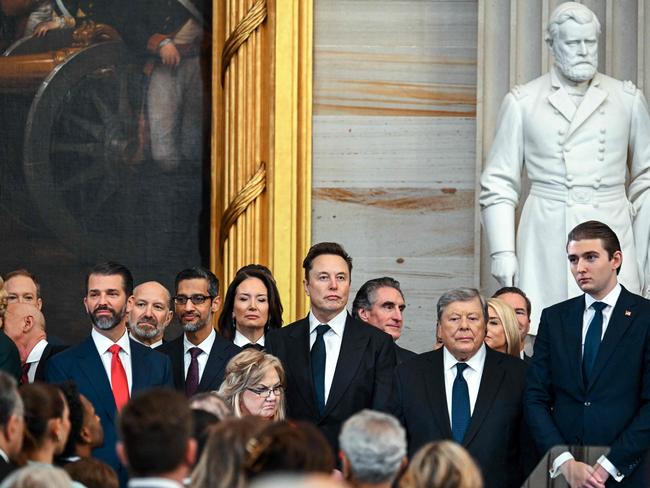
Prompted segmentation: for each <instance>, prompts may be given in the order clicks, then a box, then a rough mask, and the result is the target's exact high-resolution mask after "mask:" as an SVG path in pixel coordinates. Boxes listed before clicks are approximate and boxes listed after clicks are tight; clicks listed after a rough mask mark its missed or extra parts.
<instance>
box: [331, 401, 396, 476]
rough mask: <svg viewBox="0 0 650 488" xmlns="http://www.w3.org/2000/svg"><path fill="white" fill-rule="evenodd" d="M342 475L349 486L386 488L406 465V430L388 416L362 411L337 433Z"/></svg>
mask: <svg viewBox="0 0 650 488" xmlns="http://www.w3.org/2000/svg"><path fill="white" fill-rule="evenodd" d="M339 446H340V449H341V460H342V462H343V476H344V477H345V479H346V480H347V481H348V483H350V485H352V486H354V487H357V488H361V487H364V488H365V487H368V488H370V487H373V488H384V487H385V488H390V486H391V485H392V483H393V481H394V480H395V478H396V477H397V475H398V473H399V471H400V469H401V468H403V467H404V466H405V465H406V461H407V458H406V432H405V431H404V428H403V427H402V426H401V425H400V423H399V422H398V420H397V419H396V418H395V417H393V416H392V415H388V414H386V413H381V412H375V411H374V410H368V409H365V410H362V411H360V412H359V413H356V414H354V415H353V416H352V417H350V418H349V419H348V420H346V421H345V423H344V424H343V429H342V430H341V434H340V435H339Z"/></svg>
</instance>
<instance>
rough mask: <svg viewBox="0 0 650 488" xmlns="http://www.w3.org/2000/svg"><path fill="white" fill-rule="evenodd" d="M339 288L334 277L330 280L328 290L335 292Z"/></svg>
mask: <svg viewBox="0 0 650 488" xmlns="http://www.w3.org/2000/svg"><path fill="white" fill-rule="evenodd" d="M338 286H339V282H338V281H337V279H336V276H335V277H334V278H332V279H331V280H330V290H336V289H337V288H338Z"/></svg>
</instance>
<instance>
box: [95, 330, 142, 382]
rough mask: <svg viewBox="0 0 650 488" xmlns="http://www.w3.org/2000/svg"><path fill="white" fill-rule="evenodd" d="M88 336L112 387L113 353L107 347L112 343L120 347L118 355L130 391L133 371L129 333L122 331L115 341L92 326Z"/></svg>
mask: <svg viewBox="0 0 650 488" xmlns="http://www.w3.org/2000/svg"><path fill="white" fill-rule="evenodd" d="M90 336H91V337H92V339H93V342H94V343H95V347H96V348H97V352H98V353H99V358H100V359H101V360H102V365H103V366H104V371H106V377H107V378H108V382H109V383H110V384H111V388H113V384H112V383H111V360H112V359H113V353H112V352H110V351H109V350H108V348H109V347H111V346H112V345H113V344H117V345H119V346H120V347H121V348H122V349H121V350H120V353H119V356H120V361H122V366H123V367H124V372H125V373H126V381H127V383H128V385H129V393H130V392H131V386H132V385H133V372H132V368H131V343H130V342H129V334H127V333H126V331H124V334H122V337H120V338H119V339H118V340H117V341H116V342H115V343H114V342H113V341H112V340H110V339H109V338H108V337H106V336H103V335H101V334H100V333H99V332H97V331H96V330H95V329H94V328H93V331H92V332H91V333H90Z"/></svg>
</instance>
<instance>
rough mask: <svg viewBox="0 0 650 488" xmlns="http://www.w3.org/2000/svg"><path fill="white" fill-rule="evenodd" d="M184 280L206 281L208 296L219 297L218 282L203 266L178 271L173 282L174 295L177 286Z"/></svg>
mask: <svg viewBox="0 0 650 488" xmlns="http://www.w3.org/2000/svg"><path fill="white" fill-rule="evenodd" d="M185 280H206V281H207V282H208V294H209V295H210V296H211V297H212V298H214V297H216V296H218V295H219V280H218V279H217V277H216V276H215V275H214V273H213V272H212V271H210V270H209V269H207V268H204V267H203V266H194V267H193V268H186V269H184V270H182V271H180V272H179V273H178V274H177V275H176V279H175V280H174V292H175V293H178V284H179V283H180V282H181V281H185Z"/></svg>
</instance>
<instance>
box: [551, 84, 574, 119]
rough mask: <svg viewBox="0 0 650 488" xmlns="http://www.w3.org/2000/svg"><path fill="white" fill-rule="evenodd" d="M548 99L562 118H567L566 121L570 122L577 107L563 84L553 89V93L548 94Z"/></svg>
mask: <svg viewBox="0 0 650 488" xmlns="http://www.w3.org/2000/svg"><path fill="white" fill-rule="evenodd" d="M548 101H549V102H550V104H551V105H553V108H555V110H557V111H558V112H560V113H561V114H562V115H563V116H564V118H565V119H567V121H568V122H571V120H572V119H573V117H574V115H575V113H576V110H577V109H576V106H575V104H574V103H573V102H572V101H571V98H570V97H569V94H568V93H567V92H566V90H565V89H564V87H563V86H560V87H559V88H557V89H556V90H555V91H553V93H551V94H550V95H549V96H548Z"/></svg>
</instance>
